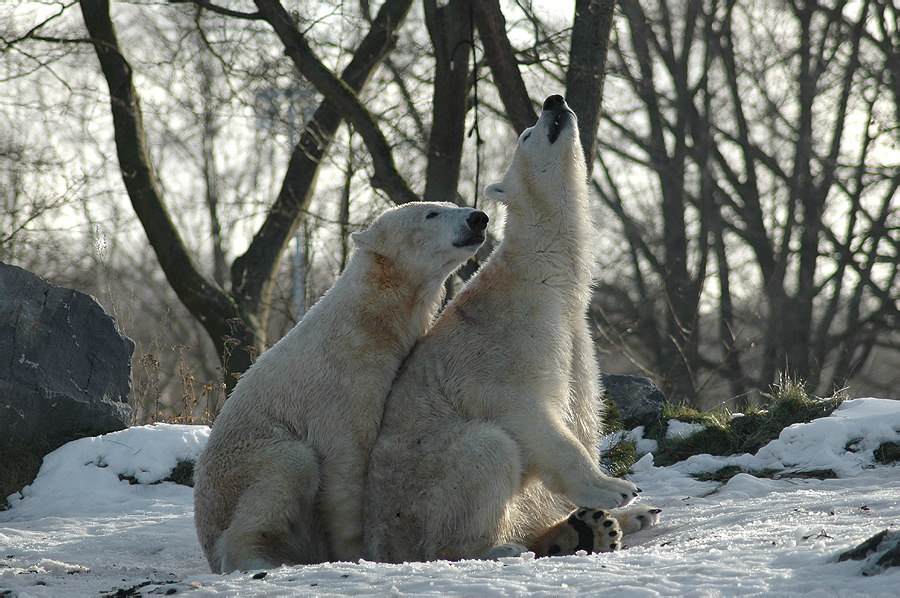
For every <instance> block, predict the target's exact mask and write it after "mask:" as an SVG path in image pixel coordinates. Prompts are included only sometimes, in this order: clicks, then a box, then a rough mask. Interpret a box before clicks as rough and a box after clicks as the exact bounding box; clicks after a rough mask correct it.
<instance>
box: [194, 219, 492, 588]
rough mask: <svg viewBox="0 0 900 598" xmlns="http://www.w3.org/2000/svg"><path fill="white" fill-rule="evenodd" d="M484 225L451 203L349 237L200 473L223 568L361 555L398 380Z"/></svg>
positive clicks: (209, 538)
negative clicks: (387, 406) (384, 424)
mask: <svg viewBox="0 0 900 598" xmlns="http://www.w3.org/2000/svg"><path fill="white" fill-rule="evenodd" d="M478 220H480V225H479V223H478V222H476V221H478ZM486 222H487V217H486V216H484V214H483V213H482V212H476V211H475V210H472V209H469V208H458V207H456V206H454V205H452V204H441V203H419V204H409V205H406V206H403V207H400V208H395V209H392V210H389V211H387V212H385V213H384V214H382V215H381V216H380V217H379V218H378V219H377V220H375V222H374V223H373V224H372V225H371V226H370V227H369V228H368V229H367V230H365V231H363V232H361V233H357V234H355V235H354V236H353V241H354V243H355V245H356V250H355V251H354V253H353V255H352V258H351V260H350V262H349V264H348V265H347V268H346V270H345V271H344V273H343V274H341V276H340V277H339V278H338V280H337V281H336V282H335V283H334V286H332V287H331V289H330V290H329V291H328V292H327V293H326V294H325V296H324V297H322V299H321V300H320V301H319V302H318V303H316V305H315V306H313V308H312V309H310V310H309V313H307V314H306V316H305V317H304V318H303V320H302V321H301V322H299V323H298V324H297V325H296V326H295V327H294V328H293V329H292V330H291V331H290V332H288V334H287V335H286V336H285V337H284V338H283V339H281V340H280V341H279V342H278V343H277V344H275V346H273V347H272V348H271V349H269V350H268V351H266V352H265V353H263V354H262V355H261V356H260V357H259V359H258V360H257V361H256V363H254V364H253V365H252V366H251V367H250V368H249V369H248V370H247V372H246V373H245V374H244V375H243V376H242V377H241V379H240V381H239V382H238V384H237V385H236V387H235V389H234V391H233V392H232V393H231V396H230V397H229V399H228V401H227V402H226V403H225V406H224V408H223V409H222V412H221V413H220V414H219V416H218V418H217V419H216V422H215V425H214V426H213V429H212V433H211V434H210V437H209V443H208V444H207V446H206V449H205V450H204V452H203V454H202V455H201V457H200V459H199V461H198V463H197V468H196V472H195V487H194V515H195V523H196V527H197V535H198V537H199V539H200V544H201V546H202V547H203V551H204V553H205V554H206V558H207V560H208V561H209V565H210V568H211V569H212V570H213V571H214V572H230V571H234V570H236V569H240V570H250V569H258V568H269V567H276V566H279V565H282V564H295V563H314V562H321V561H324V560H326V559H357V558H359V557H361V556H362V542H363V531H362V508H363V497H362V492H363V485H364V483H365V466H366V459H367V456H368V451H369V449H370V447H371V445H372V443H373V442H374V440H375V436H376V433H377V430H378V425H379V423H380V421H381V415H382V412H383V404H384V400H385V398H386V397H387V393H388V390H389V388H390V385H391V381H392V380H393V379H394V377H395V376H396V373H397V369H398V368H399V366H400V363H401V361H402V360H403V358H404V357H406V355H407V354H408V353H409V351H410V349H411V348H412V347H413V345H414V344H415V342H416V341H417V340H418V339H419V338H420V337H421V335H422V333H423V332H424V331H425V329H426V327H427V326H428V325H429V324H430V323H431V321H432V320H433V318H434V315H435V313H436V311H437V309H438V307H439V305H440V302H441V299H442V298H443V288H444V287H443V284H444V281H445V280H446V278H447V277H448V276H449V275H450V274H451V273H452V272H453V271H454V270H456V269H457V268H458V267H459V265H460V264H461V263H462V262H463V261H465V260H466V259H468V258H469V257H471V256H472V255H473V254H474V253H475V250H476V249H477V248H478V247H479V246H480V245H481V242H482V241H483V240H484V235H483V229H484V226H485V224H486Z"/></svg>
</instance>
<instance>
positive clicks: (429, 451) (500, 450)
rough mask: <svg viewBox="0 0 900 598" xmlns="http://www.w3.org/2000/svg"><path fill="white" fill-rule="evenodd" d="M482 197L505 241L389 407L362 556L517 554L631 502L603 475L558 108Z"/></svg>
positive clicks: (632, 490) (580, 249) (450, 309)
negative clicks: (568, 521)
mask: <svg viewBox="0 0 900 598" xmlns="http://www.w3.org/2000/svg"><path fill="white" fill-rule="evenodd" d="M487 195H488V197H491V198H493V199H496V200H498V201H500V202H502V203H503V204H505V205H506V208H507V222H506V228H505V232H504V239H503V242H502V243H501V244H500V246H499V247H498V248H497V249H496V251H495V252H494V254H493V255H492V256H491V258H490V260H489V261H488V263H487V264H485V266H484V267H483V268H482V269H481V270H480V271H479V272H478V274H476V276H475V277H474V278H473V279H472V280H471V281H470V282H469V283H468V284H467V285H466V286H465V287H464V288H463V289H462V290H461V291H460V293H459V294H458V295H457V296H456V298H455V299H454V300H453V301H452V302H451V303H450V304H449V305H448V306H447V308H446V309H445V310H444V312H443V313H442V315H441V316H440V317H439V318H438V320H437V322H436V323H435V325H434V326H433V327H432V328H431V330H429V332H428V333H427V334H426V336H425V337H424V339H423V340H422V341H421V342H420V343H419V344H418V345H417V346H416V348H415V350H414V351H413V352H412V354H411V355H410V357H409V358H408V359H407V361H406V362H405V363H404V365H403V367H402V368H401V371H400V374H399V376H398V378H397V380H396V382H395V383H394V386H393V387H392V389H391V393H390V395H389V397H388V401H387V404H386V407H385V409H386V410H385V415H384V420H383V423H382V428H381V431H380V432H379V437H378V440H377V441H376V444H375V447H374V448H373V451H372V455H371V459H370V466H369V473H368V485H367V489H366V511H365V517H366V526H367V527H366V547H367V550H368V556H369V558H373V559H376V560H384V561H393V562H401V561H406V560H430V559H437V558H448V559H459V558H472V557H479V556H481V557H495V556H505V555H508V554H516V553H518V552H521V551H522V550H524V547H523V546H522V545H521V543H527V542H528V541H529V539H530V538H532V537H534V536H536V535H537V534H538V533H539V532H541V531H543V530H545V529H546V528H548V527H550V526H551V525H552V524H554V523H555V522H556V521H558V520H559V519H560V516H561V515H563V514H565V513H566V510H567V509H571V508H572V507H573V505H578V506H581V507H588V508H603V509H609V508H613V507H619V506H622V505H625V504H627V503H629V502H630V501H631V500H633V498H634V496H636V492H637V489H636V487H635V486H634V484H632V483H630V482H627V481H625V480H619V479H615V478H611V477H608V476H606V475H604V474H603V473H602V472H601V470H600V468H599V466H598V458H597V448H596V444H597V434H598V425H597V423H598V422H597V417H598V414H599V412H600V409H601V397H600V394H601V390H600V389H599V388H598V369H597V364H596V360H595V358H594V353H593V347H592V343H591V340H590V335H589V331H588V328H587V322H586V319H585V318H586V310H587V306H588V300H589V294H590V289H589V287H590V279H591V275H590V267H589V266H590V264H589V262H590V258H589V254H590V246H589V245H590V242H591V225H590V216H589V213H588V206H587V180H586V168H585V163H584V157H583V154H582V150H581V145H580V143H579V140H578V128H577V121H576V118H575V115H574V114H573V113H572V112H571V111H570V110H569V109H568V107H567V106H566V105H565V103H564V102H563V101H562V98H560V97H559V96H554V97H551V98H548V100H547V101H546V102H545V110H544V111H543V113H542V114H541V117H540V119H539V120H538V122H537V124H536V125H535V126H534V127H532V128H530V129H528V130H527V131H525V132H524V133H523V134H522V135H521V136H520V137H519V141H518V144H517V147H516V151H515V154H514V156H513V159H512V163H511V165H510V167H509V169H508V170H507V172H506V175H505V176H504V178H503V181H502V182H501V183H498V184H495V185H491V186H489V187H488V189H487ZM513 501H515V502H513Z"/></svg>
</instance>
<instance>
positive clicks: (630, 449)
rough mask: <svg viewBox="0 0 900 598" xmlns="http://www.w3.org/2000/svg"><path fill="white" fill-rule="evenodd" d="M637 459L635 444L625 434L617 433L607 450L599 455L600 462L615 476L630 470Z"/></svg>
mask: <svg viewBox="0 0 900 598" xmlns="http://www.w3.org/2000/svg"><path fill="white" fill-rule="evenodd" d="M637 459H638V454H637V446H636V445H635V442H634V441H633V440H630V439H629V437H628V436H627V435H626V434H618V435H617V436H616V438H615V440H614V441H613V442H612V445H611V446H610V448H609V450H607V451H606V452H605V453H604V454H602V455H601V456H600V464H601V465H602V466H603V467H604V468H605V469H606V471H608V472H609V474H610V475H612V476H615V477H617V478H621V477H624V476H625V475H627V474H628V473H630V472H631V466H632V465H634V464H635V462H636V461H637Z"/></svg>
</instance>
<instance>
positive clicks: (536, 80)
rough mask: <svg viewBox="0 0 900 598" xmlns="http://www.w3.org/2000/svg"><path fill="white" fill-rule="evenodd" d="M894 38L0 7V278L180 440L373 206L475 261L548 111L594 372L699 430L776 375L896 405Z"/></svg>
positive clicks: (465, 15) (861, 28)
mask: <svg viewBox="0 0 900 598" xmlns="http://www.w3.org/2000/svg"><path fill="white" fill-rule="evenodd" d="M898 18H900V11H898V9H897V8H896V7H895V6H894V3H893V1H892V0H855V1H852V2H844V1H840V0H823V1H821V2H816V1H813V0H810V1H807V0H620V1H619V2H612V1H605V0H602V1H601V0H575V1H574V2H572V1H569V2H560V1H558V0H557V1H550V0H547V1H545V2H539V1H537V0H533V1H532V0H517V1H515V2H512V1H506V0H504V1H502V2H501V1H500V0H449V1H446V0H440V1H439V0H422V1H421V2H418V1H417V2H413V0H384V1H383V2H380V3H370V2H369V1H368V0H358V1H356V0H304V1H299V0H284V1H283V2H277V1H276V0H256V1H255V2H250V1H227V2H225V1H224V0H223V2H221V3H220V4H216V3H211V2H207V0H192V1H190V0H177V1H173V0H169V1H168V2H167V1H163V0H135V1H114V2H108V1H107V0H81V1H80V2H76V1H72V0H63V1H62V2H24V3H4V4H3V5H2V6H0V205H2V210H0V261H4V262H7V263H12V264H16V265H19V266H22V267H24V268H26V269H28V270H31V271H32V272H35V273H36V274H38V275H40V276H42V277H44V278H46V279H48V280H50V281H52V282H54V283H57V284H61V285H67V286H71V287H74V288H76V289H79V290H83V291H86V292H89V293H91V294H93V295H94V296H96V297H97V298H98V300H100V301H101V303H103V304H104V306H105V307H106V308H107V310H108V311H110V313H112V314H113V315H114V316H115V317H116V319H117V321H118V323H119V326H120V327H121V328H122V330H123V331H124V332H125V333H126V334H128V335H129V336H130V337H131V338H133V339H134V340H135V341H136V343H137V349H136V352H135V357H134V390H135V393H134V394H135V396H134V401H135V404H136V406H137V419H138V421H141V422H145V421H151V420H155V419H158V418H166V419H173V418H174V419H177V420H179V421H194V420H195V419H199V420H203V421H209V420H210V419H211V418H212V417H214V414H215V413H216V412H217V410H218V408H219V407H221V405H222V403H223V402H224V397H225V395H226V392H227V390H228V389H229V388H231V387H232V386H233V384H234V382H235V380H236V378H237V376H238V375H239V374H240V372H241V371H243V370H244V369H246V367H248V366H249V364H250V363H252V360H253V359H254V358H255V356H256V355H258V354H259V352H261V351H264V350H265V348H266V347H267V346H270V345H271V344H272V343H274V342H275V341H277V340H278V338H280V337H281V335H283V334H284V333H285V332H286V331H287V330H288V329H289V328H290V327H291V326H292V325H293V323H294V322H295V321H296V320H297V319H298V318H299V317H301V316H302V314H303V312H304V310H305V309H306V306H308V305H311V304H312V303H313V302H314V301H315V300H316V299H317V297H319V296H320V295H321V294H322V293H323V292H324V291H325V290H326V289H327V288H328V287H329V286H330V284H331V282H332V281H333V280H334V278H335V277H336V276H337V275H338V273H339V272H340V270H341V268H342V265H343V264H344V263H345V261H346V258H347V255H348V252H349V251H350V250H351V245H350V243H349V241H348V237H349V234H350V233H351V232H353V231H355V230H359V229H360V228H363V227H364V226H365V224H366V222H367V221H368V220H370V219H371V218H372V217H373V216H374V215H376V214H377V213H379V212H380V211H381V210H383V209H384V208H386V207H388V206H390V205H394V204H396V203H403V202H406V201H413V200H415V199H418V198H423V199H426V200H429V201H452V202H456V203H459V204H465V205H473V204H476V203H477V206H478V207H479V208H481V209H485V210H487V211H488V212H489V214H490V215H491V217H492V224H491V225H490V226H489V230H490V231H491V232H492V233H493V235H494V237H495V239H499V238H501V237H502V228H501V226H500V224H499V223H500V222H502V214H498V213H497V211H496V208H495V206H493V205H491V204H489V203H487V204H486V203H483V202H482V200H481V198H480V196H479V195H480V192H481V189H482V188H483V187H484V186H485V185H486V184H488V183H491V182H494V181H495V180H498V179H499V177H500V176H501V175H502V173H503V170H504V168H505V165H506V162H507V160H508V159H509V156H510V152H511V148H512V147H513V144H514V141H515V138H516V137H517V135H518V133H519V132H521V131H522V130H523V129H524V128H525V127H527V126H530V125H531V124H533V122H534V120H535V118H536V114H537V111H538V110H539V107H540V103H541V102H542V101H543V99H544V98H545V97H546V96H547V95H550V94H552V93H562V94H564V95H565V96H566V98H567V101H568V102H569V104H570V105H571V106H572V107H573V109H574V110H575V111H576V113H577V114H578V115H579V119H580V128H581V135H582V141H583V145H584V147H585V152H586V153H587V155H588V157H589V164H590V165H591V183H592V188H593V191H594V195H593V197H592V201H593V202H594V205H595V216H596V223H597V236H596V239H595V253H596V259H597V267H596V281H597V286H596V292H595V297H594V302H593V307H592V311H591V319H592V321H593V323H594V324H595V332H596V340H597V349H598V352H599V354H600V359H601V366H602V367H603V369H604V370H605V371H609V372H613V373H634V374H642V375H647V376H649V377H650V378H652V379H653V380H654V381H655V382H656V383H657V384H658V385H659V386H660V387H661V388H663V389H664V391H665V392H666V394H667V396H668V397H669V399H670V401H672V402H676V403H677V402H686V403H688V404H691V405H694V406H696V407H700V408H709V407H712V406H717V405H723V406H724V407H726V408H728V409H742V408H744V407H745V406H747V405H748V404H750V403H755V402H758V401H759V400H761V397H762V395H761V394H760V393H765V392H767V391H768V390H769V389H770V387H771V385H773V384H775V383H778V382H779V381H780V380H781V379H782V377H783V376H795V377H798V378H799V379H801V380H803V381H805V382H806V383H807V385H808V387H809V389H810V391H812V392H815V393H818V394H820V395H822V396H830V395H831V394H832V392H833V391H834V390H835V389H836V388H844V387H847V388H848V393H849V394H850V395H851V396H872V395H874V396H881V397H887V398H900V394H898V391H897V390H896V389H897V387H898V384H900V320H898V305H900V304H898V302H900V280H898V268H900V256H898V244H900V191H898V189H900V31H898ZM486 255H487V252H486V251H485V252H484V254H483V255H481V256H480V258H481V259H484V258H485V257H486ZM474 266H475V264H472V265H470V266H469V267H468V268H466V269H464V271H463V272H462V276H463V277H465V276H466V275H467V274H470V273H471V271H472V268H473V267H474ZM457 284H458V281H457ZM762 400H765V399H764V397H763V398H762Z"/></svg>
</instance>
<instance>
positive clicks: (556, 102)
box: [544, 94, 566, 110]
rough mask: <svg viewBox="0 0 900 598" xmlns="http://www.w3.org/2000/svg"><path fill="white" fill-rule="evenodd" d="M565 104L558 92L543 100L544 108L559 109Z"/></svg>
mask: <svg viewBox="0 0 900 598" xmlns="http://www.w3.org/2000/svg"><path fill="white" fill-rule="evenodd" d="M565 105H566V101H565V100H564V99H563V97H562V96H561V95H559V94H555V95H552V96H550V97H549V98H547V99H546V100H544V110H560V109H562V107H563V106H565Z"/></svg>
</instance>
